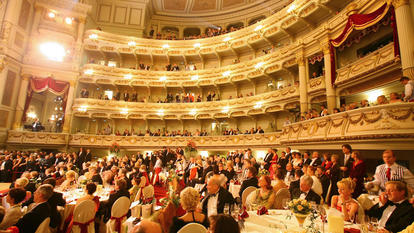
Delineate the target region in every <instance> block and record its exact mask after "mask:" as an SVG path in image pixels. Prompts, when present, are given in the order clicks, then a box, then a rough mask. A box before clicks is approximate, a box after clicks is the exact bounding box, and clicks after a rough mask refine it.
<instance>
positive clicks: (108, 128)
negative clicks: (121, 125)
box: [97, 124, 208, 137]
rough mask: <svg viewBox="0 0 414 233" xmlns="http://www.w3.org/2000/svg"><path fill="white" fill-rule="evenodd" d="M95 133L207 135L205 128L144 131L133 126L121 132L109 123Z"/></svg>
mask: <svg viewBox="0 0 414 233" xmlns="http://www.w3.org/2000/svg"><path fill="white" fill-rule="evenodd" d="M97 135H115V136H147V137H148V136H152V137H191V136H208V133H207V130H199V129H196V131H195V132H190V131H188V130H183V131H181V130H172V131H169V130H161V129H158V130H155V131H151V130H149V129H148V130H145V131H141V130H138V131H135V129H134V128H132V129H131V130H129V129H125V130H124V131H123V132H121V131H119V130H116V131H114V132H112V127H111V125H109V124H108V125H106V126H105V127H104V128H103V129H102V130H98V132H97Z"/></svg>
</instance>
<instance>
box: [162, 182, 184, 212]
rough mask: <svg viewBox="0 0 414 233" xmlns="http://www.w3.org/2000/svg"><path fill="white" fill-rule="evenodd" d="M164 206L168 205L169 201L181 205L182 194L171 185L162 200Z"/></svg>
mask: <svg viewBox="0 0 414 233" xmlns="http://www.w3.org/2000/svg"><path fill="white" fill-rule="evenodd" d="M160 202H161V204H162V206H163V207H166V206H167V205H168V203H169V202H172V203H173V204H174V205H175V206H176V207H178V206H179V205H180V196H179V195H178V194H177V193H176V192H175V191H174V189H173V187H172V186H169V191H168V192H167V197H165V198H162V199H161V200H160Z"/></svg>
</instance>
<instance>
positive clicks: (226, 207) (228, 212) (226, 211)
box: [223, 203, 231, 214]
mask: <svg viewBox="0 0 414 233" xmlns="http://www.w3.org/2000/svg"><path fill="white" fill-rule="evenodd" d="M223 213H224V214H231V212H230V204H229V203H226V204H224V210H223Z"/></svg>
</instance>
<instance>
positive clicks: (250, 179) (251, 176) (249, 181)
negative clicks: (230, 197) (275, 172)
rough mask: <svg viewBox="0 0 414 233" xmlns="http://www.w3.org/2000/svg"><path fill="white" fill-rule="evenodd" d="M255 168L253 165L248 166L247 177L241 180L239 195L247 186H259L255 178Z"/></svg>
mask: <svg viewBox="0 0 414 233" xmlns="http://www.w3.org/2000/svg"><path fill="white" fill-rule="evenodd" d="M256 175H257V170H256V168H255V167H248V168H247V178H246V180H244V181H243V183H242V185H241V187H240V192H239V196H240V197H241V196H242V194H243V191H244V190H245V189H246V188H247V187H250V186H252V187H256V188H258V187H259V186H258V185H257V183H258V180H257V177H256Z"/></svg>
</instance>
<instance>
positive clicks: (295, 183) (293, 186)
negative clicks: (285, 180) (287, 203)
mask: <svg viewBox="0 0 414 233" xmlns="http://www.w3.org/2000/svg"><path fill="white" fill-rule="evenodd" d="M299 187H300V180H295V181H292V182H290V185H289V192H290V196H293V191H295V190H298V189H299Z"/></svg>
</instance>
